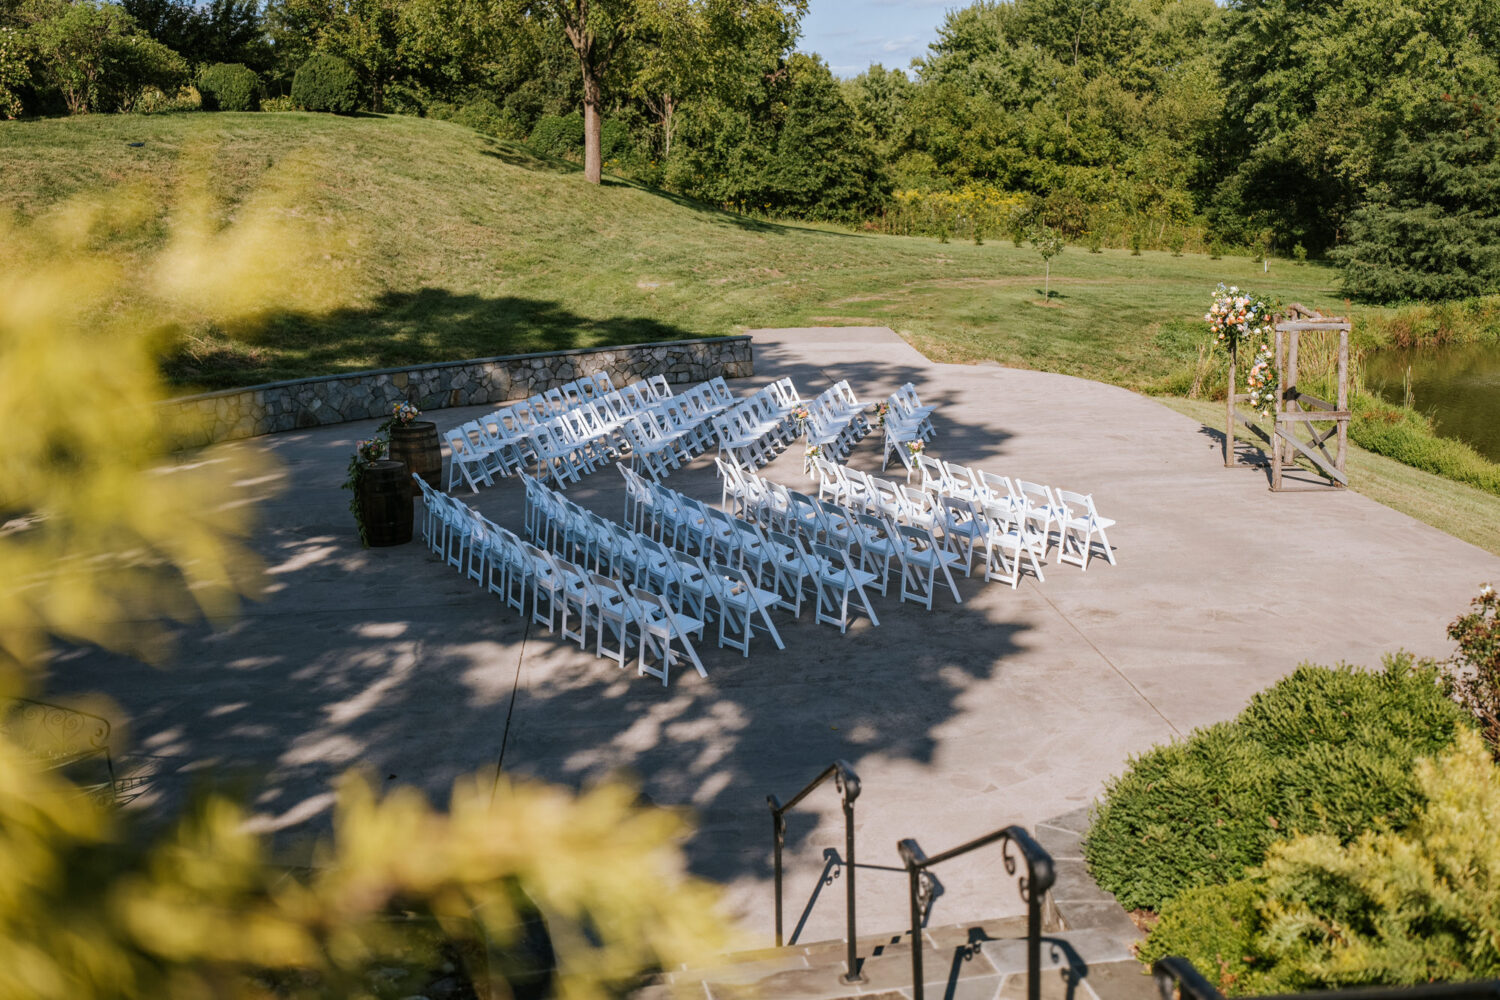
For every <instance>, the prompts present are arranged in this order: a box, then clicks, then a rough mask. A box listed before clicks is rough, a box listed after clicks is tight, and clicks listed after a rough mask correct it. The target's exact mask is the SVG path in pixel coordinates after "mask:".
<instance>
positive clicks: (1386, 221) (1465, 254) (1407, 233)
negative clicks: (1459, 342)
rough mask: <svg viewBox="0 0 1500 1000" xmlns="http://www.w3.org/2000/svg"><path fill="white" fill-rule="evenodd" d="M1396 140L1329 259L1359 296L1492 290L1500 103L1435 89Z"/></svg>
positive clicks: (1496, 264) (1499, 238)
mask: <svg viewBox="0 0 1500 1000" xmlns="http://www.w3.org/2000/svg"><path fill="white" fill-rule="evenodd" d="M1416 124H1417V127H1416V128H1414V129H1412V130H1411V132H1410V133H1409V134H1406V135H1402V136H1400V137H1398V138H1397V140H1396V142H1395V144H1394V147H1393V149H1392V151H1391V155H1390V156H1389V157H1388V159H1387V160H1386V162H1385V166H1384V168H1383V169H1382V171H1381V175H1380V181H1379V183H1377V184H1376V185H1375V186H1374V187H1373V188H1372V189H1371V192H1370V195H1369V198H1368V200H1367V201H1366V202H1365V203H1364V205H1363V206H1362V207H1361V208H1360V209H1359V210H1358V211H1356V212H1355V213H1354V214H1353V216H1352V217H1351V218H1350V220H1349V235H1350V240H1349V242H1348V243H1347V244H1346V245H1344V246H1341V247H1338V248H1336V249H1335V250H1334V251H1333V253H1332V256H1333V258H1334V260H1335V261H1336V262H1337V263H1339V264H1340V265H1341V266H1342V267H1343V270H1344V290H1345V292H1346V293H1347V294H1349V295H1352V296H1356V297H1359V298H1363V299H1372V300H1375V301H1381V302H1389V301H1395V300H1401V299H1428V300H1435V299H1447V298H1461V297H1465V296H1472V295H1482V294H1487V293H1492V292H1495V291H1500V108H1497V106H1496V105H1495V104H1493V103H1491V102H1489V101H1485V100H1481V99H1480V98H1478V97H1467V98H1463V97H1454V96H1452V95H1449V94H1444V95H1443V96H1442V98H1441V99H1440V100H1436V101H1433V102H1431V104H1429V105H1428V106H1427V108H1426V109H1425V113H1424V114H1423V115H1422V116H1421V117H1420V118H1419V120H1418V121H1417V123H1416Z"/></svg>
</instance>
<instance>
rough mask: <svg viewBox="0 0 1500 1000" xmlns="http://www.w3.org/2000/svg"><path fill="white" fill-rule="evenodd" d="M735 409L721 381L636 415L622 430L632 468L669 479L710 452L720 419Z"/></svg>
mask: <svg viewBox="0 0 1500 1000" xmlns="http://www.w3.org/2000/svg"><path fill="white" fill-rule="evenodd" d="M734 405H735V399H734V395H733V393H731V392H730V391H729V387H728V385H726V384H725V382H724V379H723V378H722V377H720V378H715V379H713V380H712V381H709V382H702V383H699V384H698V385H695V386H693V387H692V388H691V389H689V390H688V391H686V392H684V393H682V394H681V395H679V396H675V397H673V398H671V399H669V400H664V401H662V402H661V403H659V404H658V405H657V406H656V407H655V408H653V409H651V410H648V411H646V412H642V413H638V414H636V415H634V416H633V417H632V418H631V419H630V420H628V421H627V422H626V423H625V424H624V425H623V427H622V428H621V430H622V432H623V433H624V436H625V439H626V443H627V444H628V445H629V449H630V456H631V467H632V468H634V469H636V470H637V471H640V472H645V473H646V474H647V475H649V476H650V477H651V478H652V479H654V480H658V481H660V480H662V479H665V478H667V477H668V476H670V475H671V474H672V472H673V471H674V470H676V469H679V468H681V467H682V466H683V465H684V464H685V463H687V462H688V461H691V460H692V458H693V456H694V455H700V454H702V453H703V452H704V451H706V450H707V449H708V447H709V445H711V444H712V443H713V442H714V440H715V438H716V433H715V420H716V418H718V417H719V416H720V415H721V414H723V413H724V412H725V411H726V410H728V409H730V408H731V407H733V406H734Z"/></svg>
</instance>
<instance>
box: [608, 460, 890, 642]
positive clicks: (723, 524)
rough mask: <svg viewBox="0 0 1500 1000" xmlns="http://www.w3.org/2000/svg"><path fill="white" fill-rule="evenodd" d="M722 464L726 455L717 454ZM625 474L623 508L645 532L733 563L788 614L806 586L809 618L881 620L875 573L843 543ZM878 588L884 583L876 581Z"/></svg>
mask: <svg viewBox="0 0 1500 1000" xmlns="http://www.w3.org/2000/svg"><path fill="white" fill-rule="evenodd" d="M715 461H719V462H722V461H724V459H716V460H715ZM621 472H622V473H625V480H626V491H627V495H631V494H633V495H634V500H633V502H632V503H631V506H630V508H629V511H628V513H627V517H628V518H635V519H636V521H635V523H636V524H637V525H638V527H639V528H640V529H642V530H643V532H644V533H645V536H646V537H648V538H652V539H653V540H655V541H657V542H659V543H660V544H662V545H664V546H667V547H668V548H670V549H674V550H678V551H681V552H685V553H694V554H696V555H697V556H698V557H700V558H703V559H705V560H708V561H711V562H720V563H722V564H725V565H732V566H734V567H736V568H737V569H739V570H740V571H743V572H744V573H745V574H746V576H747V579H748V580H749V581H750V583H751V584H752V585H753V586H755V587H758V588H764V589H766V590H768V591H769V592H770V593H771V594H773V595H774V596H775V597H776V598H777V599H778V601H779V603H780V604H782V605H789V606H790V607H791V610H792V615H793V617H798V618H800V617H801V615H802V602H803V600H804V598H805V597H806V596H808V594H807V592H808V591H809V590H810V591H811V596H812V597H814V598H815V600H814V602H813V620H814V621H815V622H817V623H818V624H828V625H837V626H838V627H839V631H840V632H845V631H847V630H848V628H849V622H850V616H851V614H853V613H856V612H860V611H863V612H864V614H865V616H866V617H867V618H869V619H870V622H871V624H874V625H879V624H880V620H879V618H878V617H877V616H876V614H875V610H874V608H873V607H871V605H870V600H869V596H868V595H867V594H866V593H865V588H866V587H867V586H870V585H871V584H872V583H873V582H874V579H873V576H872V575H871V574H868V573H866V572H864V571H863V570H861V569H860V568H859V567H858V566H857V565H855V563H854V562H853V561H852V560H851V558H850V554H849V551H848V548H847V546H845V547H844V548H842V549H840V548H838V547H837V546H834V545H832V544H825V540H824V539H818V538H813V537H808V538H804V537H801V536H799V535H797V534H795V533H788V532H781V531H774V530H767V529H766V528H765V527H764V526H762V525H759V524H755V523H753V522H750V521H746V520H743V519H741V518H737V517H734V516H733V515H731V514H728V513H726V512H724V511H722V510H719V509H718V508H716V507H713V506H711V505H709V504H705V503H702V502H701V501H698V500H695V499H693V498H692V497H688V496H684V495H683V494H680V493H677V492H676V491H674V490H668V489H666V488H664V487H661V486H658V485H656V484H653V483H646V482H645V481H644V480H641V479H640V478H639V477H632V476H631V475H630V474H629V470H627V469H624V468H622V469H621ZM881 592H882V593H884V586H883V585H882V587H881Z"/></svg>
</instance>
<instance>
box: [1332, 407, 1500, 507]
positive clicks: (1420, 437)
mask: <svg viewBox="0 0 1500 1000" xmlns="http://www.w3.org/2000/svg"><path fill="white" fill-rule="evenodd" d="M1353 405H1354V417H1353V419H1351V420H1350V421H1349V439H1350V440H1351V441H1353V442H1354V443H1355V444H1357V445H1359V446H1360V447H1361V448H1364V449H1366V450H1367V451H1373V452H1375V453H1376V454H1377V455H1384V456H1386V457H1387V458H1394V459H1395V460H1396V461H1398V462H1401V463H1403V464H1405V465H1410V466H1411V467H1412V468H1414V469H1421V470H1422V471H1424V472H1431V473H1433V474H1434V475H1439V476H1443V477H1445V478H1447V479H1452V480H1454V481H1456V482H1460V483H1467V484H1469V485H1470V486H1473V487H1475V488H1476V489H1481V490H1484V491H1486V492H1488V493H1494V494H1496V495H1500V462H1492V461H1490V460H1489V459H1487V458H1485V457H1484V456H1483V455H1481V454H1480V453H1479V452H1477V451H1475V450H1474V449H1473V448H1472V447H1470V446H1469V445H1467V444H1465V443H1464V442H1462V441H1457V440H1455V439H1453V438H1447V437H1442V436H1440V435H1439V434H1438V433H1437V431H1435V430H1434V429H1433V426H1432V421H1431V420H1429V419H1428V418H1427V417H1425V416H1424V415H1422V414H1421V413H1418V412H1417V411H1416V410H1414V409H1412V408H1410V407H1406V406H1396V405H1394V404H1391V403H1387V402H1385V401H1384V400H1382V399H1379V398H1377V397H1375V396H1367V395H1364V394H1363V393H1361V394H1359V395H1356V396H1355V397H1354V400H1353Z"/></svg>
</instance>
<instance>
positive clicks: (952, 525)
mask: <svg viewBox="0 0 1500 1000" xmlns="http://www.w3.org/2000/svg"><path fill="white" fill-rule="evenodd" d="M833 470H843V467H841V466H837V465H834V464H833V463H828V462H820V463H819V470H818V471H819V474H820V477H821V478H822V479H823V480H824V482H825V484H826V483H828V482H834V481H835V475H834V473H833ZM843 471H847V472H849V473H853V475H852V476H851V477H849V479H848V480H847V481H850V482H857V483H858V484H859V486H861V487H864V488H866V489H868V492H866V493H863V494H861V493H859V492H851V491H843V490H829V489H826V488H825V489H824V490H823V491H822V492H820V494H819V496H818V498H817V501H816V502H817V503H818V504H820V505H823V506H824V507H825V508H831V509H834V510H842V511H845V512H846V513H847V514H848V516H850V517H853V518H855V519H856V520H857V521H858V522H859V523H861V524H866V523H878V522H883V523H885V524H887V525H888V526H889V527H890V528H891V529H892V530H893V531H896V532H898V533H899V534H900V535H902V536H905V537H906V538H910V539H917V538H922V537H924V536H925V537H926V538H927V539H929V540H931V544H933V545H938V544H939V543H941V549H942V553H943V554H942V560H943V562H944V563H945V565H946V566H961V567H962V569H963V571H964V575H965V576H973V571H974V566H975V561H976V559H979V558H980V557H981V556H982V557H983V566H984V580H985V581H986V582H1001V583H1007V584H1009V585H1010V586H1011V588H1012V589H1015V587H1016V586H1018V585H1019V583H1020V579H1021V576H1022V575H1023V573H1024V572H1025V570H1026V567H1027V565H1028V564H1029V566H1030V568H1031V572H1032V573H1033V574H1034V575H1035V576H1036V578H1037V579H1038V580H1043V579H1045V577H1044V575H1043V573H1042V563H1043V562H1044V561H1045V559H1046V547H1045V536H1043V535H1042V534H1041V533H1040V532H1037V531H1036V530H1034V529H1032V528H1030V527H1029V525H1027V523H1026V522H1024V521H1021V522H1017V521H1016V520H1014V518H1013V517H1012V515H1011V512H1010V509H1009V508H1008V507H1006V506H1003V505H1001V506H994V505H987V504H985V503H983V502H980V501H975V500H968V499H960V498H954V497H933V496H931V495H930V494H927V493H926V492H924V491H922V490H919V489H916V488H914V487H911V486H907V485H905V484H897V483H892V482H890V481H889V480H883V479H878V478H876V477H874V476H867V475H865V474H864V473H860V472H858V470H853V469H848V470H843ZM758 478H759V477H751V476H748V475H747V476H744V477H742V483H743V484H744V486H745V488H746V492H747V494H748V496H747V502H749V503H751V504H759V505H760V506H761V507H766V506H767V504H768V503H769V506H770V516H772V517H775V516H777V514H778V511H779V510H782V509H784V508H785V501H784V500H783V499H781V498H780V497H779V496H778V490H779V488H778V487H777V486H776V485H775V484H768V483H766V482H765V481H761V482H759V483H757V482H756V481H755V480H756V479H758ZM768 486H769V489H767V487H768ZM767 493H769V498H768V497H767V496H766V494H767ZM825 494H828V495H833V496H836V497H838V498H839V500H838V501H837V502H835V501H831V500H826V499H824V495H825ZM798 496H801V494H793V497H794V498H795V497H798ZM866 497H868V498H870V499H865V498H866ZM918 568H919V569H922V570H925V571H927V572H928V573H929V575H931V574H932V573H933V572H934V571H935V567H932V566H930V565H928V564H926V563H922V564H920V565H919V566H918ZM944 575H945V577H946V579H947V582H948V585H949V589H950V590H952V591H953V593H954V597H955V598H957V597H958V592H957V590H956V588H955V586H954V583H953V579H952V576H951V575H949V573H948V571H947V570H946V569H944Z"/></svg>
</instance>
